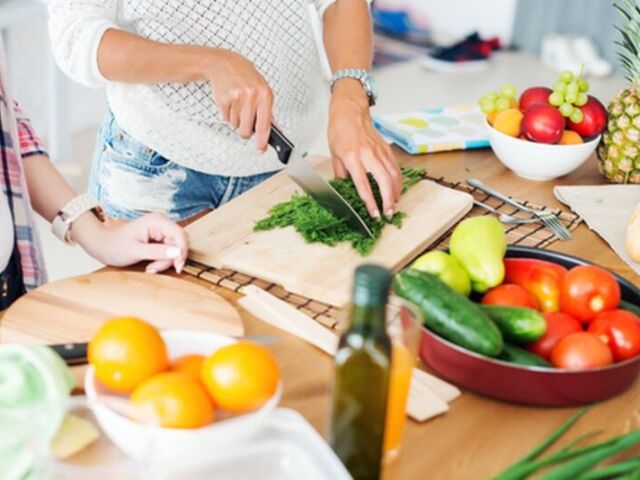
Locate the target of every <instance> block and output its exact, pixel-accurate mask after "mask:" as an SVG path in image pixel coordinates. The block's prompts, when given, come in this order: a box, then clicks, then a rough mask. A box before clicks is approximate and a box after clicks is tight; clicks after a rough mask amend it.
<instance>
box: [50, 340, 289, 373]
mask: <svg viewBox="0 0 640 480" xmlns="http://www.w3.org/2000/svg"><path fill="white" fill-rule="evenodd" d="M233 338H236V339H237V340H246V341H250V342H254V343H259V344H260V345H268V344H270V343H274V342H276V341H277V340H278V338H277V337H273V336H268V335H246V336H244V337H233ZM87 346H88V344H87V342H78V343H59V344H56V345H49V348H51V349H52V350H53V351H54V352H56V353H57V354H58V355H60V357H62V359H63V360H64V362H65V363H66V364H67V365H69V366H70V367H75V366H77V365H85V364H86V363H88V360H87Z"/></svg>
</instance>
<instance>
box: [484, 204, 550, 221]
mask: <svg viewBox="0 0 640 480" xmlns="http://www.w3.org/2000/svg"><path fill="white" fill-rule="evenodd" d="M473 203H474V205H476V206H478V207H481V208H484V209H485V210H487V211H489V212H491V213H495V214H496V215H498V220H500V221H501V222H502V223H508V224H511V225H524V224H528V223H538V222H541V220H540V219H539V218H538V217H532V218H520V217H516V216H514V215H509V214H508V213H503V212H501V211H499V210H497V209H495V208H493V207H492V206H491V205H487V204H486V203H483V202H479V201H478V200H474V201H473Z"/></svg>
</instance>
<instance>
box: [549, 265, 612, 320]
mask: <svg viewBox="0 0 640 480" xmlns="http://www.w3.org/2000/svg"><path fill="white" fill-rule="evenodd" d="M618 305H620V285H618V282H617V281H616V279H615V277H614V276H613V275H612V274H610V273H609V272H607V271H606V270H605V269H604V268H600V267H596V266H592V265H583V266H579V267H574V268H572V269H571V270H569V273H567V274H566V275H565V277H564V281H563V282H562V289H561V291H560V310H561V311H563V312H565V313H568V314H569V315H571V316H572V317H575V318H577V319H578V320H580V321H582V322H583V323H589V321H590V320H592V319H593V318H595V316H596V315H598V314H599V313H600V312H605V311H607V310H613V309H615V308H618Z"/></svg>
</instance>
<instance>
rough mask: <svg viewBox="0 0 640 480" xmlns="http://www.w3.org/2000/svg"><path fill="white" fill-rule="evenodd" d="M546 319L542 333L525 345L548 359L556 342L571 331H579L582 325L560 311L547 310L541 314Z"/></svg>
mask: <svg viewBox="0 0 640 480" xmlns="http://www.w3.org/2000/svg"><path fill="white" fill-rule="evenodd" d="M543 316H544V319H545V320H546V321H547V330H546V331H545V332H544V335H543V336H542V337H541V338H539V339H538V340H536V341H535V342H533V343H530V344H529V345H527V347H526V348H527V350H529V351H530V352H532V353H535V354H536V355H539V356H541V357H543V358H546V359H547V360H549V358H550V357H551V351H552V350H553V347H555V346H556V344H557V343H558V342H559V341H560V340H562V339H563V338H564V337H566V336H567V335H569V334H571V333H575V332H581V331H582V325H580V322H579V321H578V320H576V319H575V318H573V317H571V316H569V315H567V314H566V313H561V312H547V313H544V314H543Z"/></svg>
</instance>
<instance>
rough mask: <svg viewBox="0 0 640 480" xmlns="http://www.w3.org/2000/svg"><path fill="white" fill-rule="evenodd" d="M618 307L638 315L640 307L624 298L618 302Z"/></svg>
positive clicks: (639, 314)
mask: <svg viewBox="0 0 640 480" xmlns="http://www.w3.org/2000/svg"><path fill="white" fill-rule="evenodd" d="M620 308H621V309H622V310H626V311H627V312H631V313H633V314H635V315H637V316H638V317H640V307H639V306H638V305H636V304H635V303H631V302H627V301H626V300H622V301H621V302H620Z"/></svg>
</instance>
